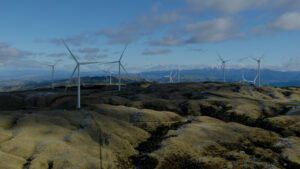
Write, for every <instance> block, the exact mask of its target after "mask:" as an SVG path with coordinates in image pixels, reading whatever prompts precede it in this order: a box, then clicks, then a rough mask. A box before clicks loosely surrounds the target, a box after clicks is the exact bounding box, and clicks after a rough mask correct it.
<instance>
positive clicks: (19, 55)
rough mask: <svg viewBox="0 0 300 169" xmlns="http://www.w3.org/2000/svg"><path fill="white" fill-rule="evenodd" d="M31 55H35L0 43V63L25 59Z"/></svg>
mask: <svg viewBox="0 0 300 169" xmlns="http://www.w3.org/2000/svg"><path fill="white" fill-rule="evenodd" d="M32 55H35V53H33V52H29V51H25V50H21V49H17V48H14V47H12V46H10V45H9V44H7V43H4V42H0V62H2V63H6V62H10V61H15V60H21V59H25V57H26V56H32Z"/></svg>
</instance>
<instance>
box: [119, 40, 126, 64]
mask: <svg viewBox="0 0 300 169" xmlns="http://www.w3.org/2000/svg"><path fill="white" fill-rule="evenodd" d="M127 46H128V44H126V45H125V48H124V50H123V52H122V54H121V56H120V58H119V61H121V60H122V58H123V56H124V53H125V51H126V49H127Z"/></svg>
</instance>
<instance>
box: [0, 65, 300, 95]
mask: <svg viewBox="0 0 300 169" xmlns="http://www.w3.org/2000/svg"><path fill="white" fill-rule="evenodd" d="M170 72H171V71H170V70H159V71H149V72H140V73H131V74H128V75H126V76H124V78H125V79H126V80H125V82H126V83H131V82H135V81H141V80H147V81H156V82H159V83H167V82H169V75H170ZM50 73H51V72H50V71H47V70H38V71H37V70H26V71H17V70H11V71H5V72H0V89H1V91H8V90H25V89H29V88H37V87H47V86H50V83H51V82H50V81H51V78H50V77H51V76H50ZM70 74H71V73H70V72H67V71H57V72H56V73H55V82H56V84H60V85H64V84H65V83H66V81H67V80H68V79H69V78H70ZM180 74H181V82H203V81H222V78H223V76H222V71H221V70H220V69H216V68H203V69H192V70H181V71H180ZM242 74H244V76H245V78H246V79H247V80H253V79H254V78H255V76H256V70H254V69H228V70H227V71H226V79H227V82H238V81H240V80H241V79H242ZM81 76H82V77H84V78H83V82H86V83H106V82H107V77H104V76H106V74H105V73H104V72H101V71H93V72H82V73H81ZM113 76H114V77H117V74H116V73H114V74H113ZM261 76H262V84H263V85H270V86H279V87H285V86H300V71H298V72H296V71H295V72H291V71H287V72H283V71H276V70H269V69H264V70H262V72H261ZM172 77H173V80H174V81H175V82H176V80H177V70H173V71H172ZM113 80H114V81H116V79H115V78H113Z"/></svg>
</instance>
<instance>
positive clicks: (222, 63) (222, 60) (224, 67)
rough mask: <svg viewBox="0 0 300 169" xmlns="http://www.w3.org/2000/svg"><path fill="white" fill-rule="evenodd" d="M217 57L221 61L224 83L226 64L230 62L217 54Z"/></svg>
mask: <svg viewBox="0 0 300 169" xmlns="http://www.w3.org/2000/svg"><path fill="white" fill-rule="evenodd" d="M218 57H219V59H220V61H221V69H222V71H223V82H224V83H225V82H226V63H227V62H229V61H230V59H228V60H225V59H223V58H222V57H221V55H220V54H219V53H218Z"/></svg>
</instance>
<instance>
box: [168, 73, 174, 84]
mask: <svg viewBox="0 0 300 169" xmlns="http://www.w3.org/2000/svg"><path fill="white" fill-rule="evenodd" d="M173 82H174V81H173V70H171V71H170V74H169V83H173Z"/></svg>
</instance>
